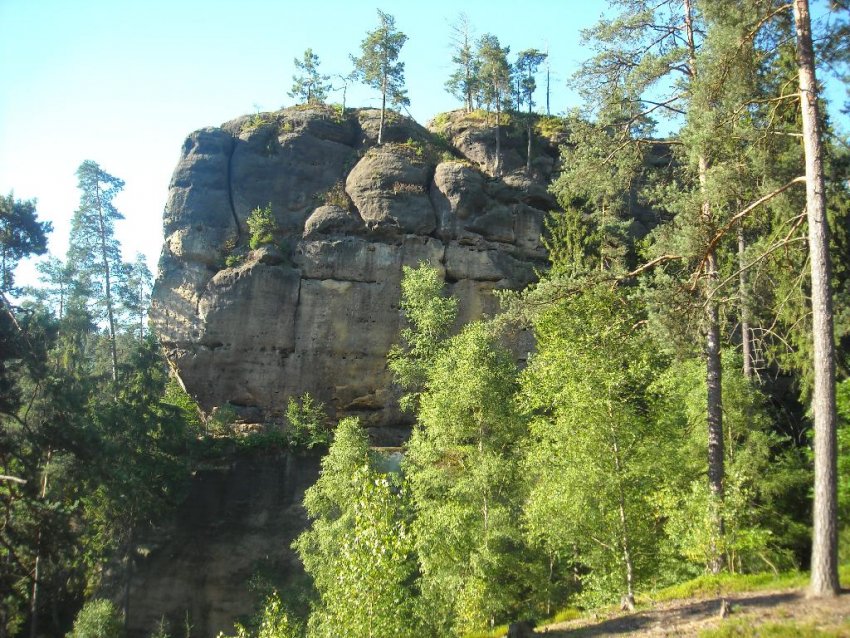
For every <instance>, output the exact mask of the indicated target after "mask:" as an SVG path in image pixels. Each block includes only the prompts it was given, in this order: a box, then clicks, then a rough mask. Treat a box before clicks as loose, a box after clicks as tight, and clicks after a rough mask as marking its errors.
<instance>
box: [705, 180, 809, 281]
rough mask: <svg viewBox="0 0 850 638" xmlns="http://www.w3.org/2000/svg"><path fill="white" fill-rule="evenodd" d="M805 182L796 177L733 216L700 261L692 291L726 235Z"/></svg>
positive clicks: (710, 243)
mask: <svg viewBox="0 0 850 638" xmlns="http://www.w3.org/2000/svg"><path fill="white" fill-rule="evenodd" d="M805 181H806V177H805V175H801V176H799V177H795V178H794V179H792V180H791V181H790V182H788V183H787V184H784V185H782V186H780V187H779V188H777V189H776V190H775V191H772V192H770V193H768V194H767V195H764V196H762V197H759V198H758V199H757V200H756V201H754V202H752V203H751V204H749V205H748V206H746V207H744V208H743V209H741V210H740V211H738V212H737V213H735V214H734V215H733V216H732V218H731V219H730V220H729V221H728V222H726V224H725V225H724V226H723V228H721V229H720V230H719V231H717V233H716V234H715V235H714V237H712V239H711V241H710V242H709V243H708V246H707V247H706V249H705V252H704V254H703V256H702V259H700V261H699V264H698V265H697V268H696V270H695V271H694V283H693V284H692V286H691V290H692V291H693V290H695V289H696V285H697V282H698V281H699V273H700V272H701V271H702V269H703V266H705V262H706V261H707V260H708V256H709V255H711V254H712V253H713V252H714V249H715V248H717V244H719V243H720V240H721V239H723V237H725V236H726V233H728V232H729V231H730V230H731V229H732V228H734V226H735V225H736V224H737V223H738V222H739V221H741V220H742V219H743V218H744V217H746V216H747V215H749V214H750V213H751V212H753V211H754V210H755V209H756V208H758V207H759V206H761V205H762V204H764V203H766V202H769V201H770V200H771V199H773V198H774V197H776V196H777V195H780V194H782V193H784V192H785V191H787V190H788V189H789V188H791V187H792V186H793V185H794V184H800V183H804V182H805Z"/></svg>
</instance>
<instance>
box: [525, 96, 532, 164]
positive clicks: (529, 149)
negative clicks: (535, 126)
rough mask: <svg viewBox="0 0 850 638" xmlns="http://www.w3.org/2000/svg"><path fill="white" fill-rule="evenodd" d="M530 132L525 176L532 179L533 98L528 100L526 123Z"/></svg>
mask: <svg viewBox="0 0 850 638" xmlns="http://www.w3.org/2000/svg"><path fill="white" fill-rule="evenodd" d="M526 125H527V126H526V129H527V132H528V151H527V153H526V160H525V174H526V175H528V176H529V177H531V98H529V100H528V122H526Z"/></svg>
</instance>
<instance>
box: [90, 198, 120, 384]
mask: <svg viewBox="0 0 850 638" xmlns="http://www.w3.org/2000/svg"><path fill="white" fill-rule="evenodd" d="M95 189H96V193H97V221H98V231H99V233H100V249H101V254H102V256H103V292H104V295H105V296H106V316H107V319H108V320H109V352H110V355H111V356H112V380H113V381H114V382H116V383H117V382H118V347H117V345H116V343H115V315H114V313H113V310H112V285H111V284H112V282H111V277H110V273H109V256H108V251H107V248H106V224H105V222H104V220H103V205H102V202H101V200H100V185H99V184H98V185H96V186H95Z"/></svg>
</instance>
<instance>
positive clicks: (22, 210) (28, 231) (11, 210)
mask: <svg viewBox="0 0 850 638" xmlns="http://www.w3.org/2000/svg"><path fill="white" fill-rule="evenodd" d="M51 229H52V226H51V224H50V222H39V221H38V218H37V214H36V210H35V201H34V200H30V201H21V200H18V199H15V196H14V194H13V193H9V194H8V195H6V196H5V197H3V196H0V292H2V293H3V294H6V293H9V292H11V291H12V290H13V289H14V282H15V279H14V271H15V268H16V267H17V265H18V263H19V262H20V260H21V259H23V258H24V257H26V256H29V255H43V254H44V253H45V252H46V251H47V234H48V233H49V232H50V231H51Z"/></svg>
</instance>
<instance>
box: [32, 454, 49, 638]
mask: <svg viewBox="0 0 850 638" xmlns="http://www.w3.org/2000/svg"><path fill="white" fill-rule="evenodd" d="M52 456H53V450H52V449H50V448H48V449H47V461H45V463H44V476H43V477H42V479H41V495H40V496H41V500H42V501H44V499H45V498H46V497H47V480H48V472H49V471H50V458H51V457H52ZM40 580H41V526H39V528H38V533H37V534H36V540H35V567H34V568H33V573H32V595H31V596H30V638H36V636H38V598H39V581H40Z"/></svg>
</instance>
